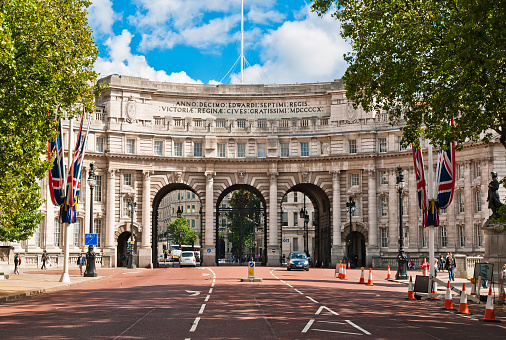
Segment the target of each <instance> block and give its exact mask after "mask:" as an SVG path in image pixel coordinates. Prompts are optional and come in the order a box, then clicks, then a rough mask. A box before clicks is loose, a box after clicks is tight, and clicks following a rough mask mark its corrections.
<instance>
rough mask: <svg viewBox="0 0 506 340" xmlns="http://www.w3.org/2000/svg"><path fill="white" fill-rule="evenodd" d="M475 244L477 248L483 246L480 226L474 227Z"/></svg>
mask: <svg viewBox="0 0 506 340" xmlns="http://www.w3.org/2000/svg"><path fill="white" fill-rule="evenodd" d="M476 243H477V245H478V247H481V246H483V230H482V229H481V225H476Z"/></svg>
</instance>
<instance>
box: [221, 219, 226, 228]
mask: <svg viewBox="0 0 506 340" xmlns="http://www.w3.org/2000/svg"><path fill="white" fill-rule="evenodd" d="M221 227H222V228H226V227H227V219H226V218H222V219H221Z"/></svg>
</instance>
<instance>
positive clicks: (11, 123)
mask: <svg viewBox="0 0 506 340" xmlns="http://www.w3.org/2000/svg"><path fill="white" fill-rule="evenodd" d="M90 4H91V1H86V0H23V1H19V0H4V1H1V2H0V155H1V156H0V169H2V170H1V171H0V241H17V240H25V239H27V238H29V237H30V236H31V235H32V234H33V232H34V230H35V229H36V228H37V227H38V225H39V223H40V222H41V220H42V214H41V213H39V212H38V209H39V208H40V206H41V204H42V203H43V200H42V199H41V195H40V187H39V184H38V180H40V179H42V178H44V177H46V176H47V170H48V169H49V166H50V162H48V161H47V160H46V158H45V157H44V155H45V154H46V153H47V151H46V146H47V141H48V140H49V139H54V137H55V130H56V123H57V117H58V116H64V117H72V116H74V115H75V114H76V112H77V111H78V108H77V107H76V105H75V104H76V103H81V104H84V105H85V107H86V109H87V111H88V112H92V111H91V110H92V108H93V99H94V91H95V88H94V86H93V84H95V83H96V74H95V72H94V71H93V63H94V61H95V59H96V56H97V53H98V50H97V47H96V45H95V44H94V42H93V38H92V34H91V30H90V28H89V26H88V23H87V19H86V13H87V12H86V8H87V7H88V6H89V5H90ZM57 108H59V110H57Z"/></svg>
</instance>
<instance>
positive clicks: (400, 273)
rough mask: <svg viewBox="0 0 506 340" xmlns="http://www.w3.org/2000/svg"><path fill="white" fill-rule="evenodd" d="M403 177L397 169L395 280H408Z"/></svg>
mask: <svg viewBox="0 0 506 340" xmlns="http://www.w3.org/2000/svg"><path fill="white" fill-rule="evenodd" d="M404 184H405V183H404V175H403V174H402V168H401V167H400V166H399V167H397V183H396V184H395V188H396V189H397V192H398V193H399V254H398V255H397V273H396V274H395V279H396V280H407V279H408V266H407V262H408V259H407V258H406V255H404V231H403V229H402V189H404Z"/></svg>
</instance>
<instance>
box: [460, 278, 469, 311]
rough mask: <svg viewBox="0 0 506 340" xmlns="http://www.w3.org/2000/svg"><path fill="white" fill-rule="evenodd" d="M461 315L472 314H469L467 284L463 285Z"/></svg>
mask: <svg viewBox="0 0 506 340" xmlns="http://www.w3.org/2000/svg"><path fill="white" fill-rule="evenodd" d="M457 313H459V314H471V313H469V306H468V305H467V293H466V284H465V283H463V284H462V293H460V306H459V311H458V312H457Z"/></svg>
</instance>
